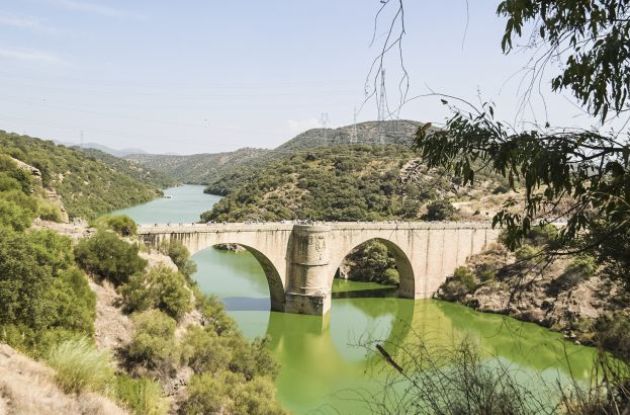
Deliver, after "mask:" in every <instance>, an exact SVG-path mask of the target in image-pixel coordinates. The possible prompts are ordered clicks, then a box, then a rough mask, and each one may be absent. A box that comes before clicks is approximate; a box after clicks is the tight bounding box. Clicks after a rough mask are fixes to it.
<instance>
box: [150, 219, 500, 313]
mask: <svg viewBox="0 0 630 415" xmlns="http://www.w3.org/2000/svg"><path fill="white" fill-rule="evenodd" d="M498 233H499V231H498V230H496V229H492V227H491V226H490V225H489V224H487V223H477V222H476V223H463V222H331V223H315V224H296V223H227V224H179V225H176V224H170V225H143V226H140V227H139V229H138V234H139V236H140V238H141V239H143V240H144V242H145V243H146V244H147V245H149V246H153V247H156V246H158V245H159V244H160V243H161V242H162V241H168V240H177V241H180V242H182V243H183V244H184V245H185V246H186V247H187V248H188V249H189V250H190V252H191V254H195V253H197V252H199V251H201V250H203V249H206V248H208V247H211V246H214V245H218V244H238V245H241V246H242V247H244V248H245V249H247V250H248V251H249V252H251V253H252V254H253V255H254V257H255V258H256V259H257V260H258V262H259V263H260V265H261V266H262V269H263V270H264V272H265V276H266V277H267V281H268V283H269V294H270V297H271V308H272V310H275V311H286V312H290V313H301V314H313V315H324V314H326V313H327V312H328V310H329V309H330V303H331V291H332V283H333V279H334V276H335V273H336V271H337V269H338V268H339V265H340V264H341V262H342V261H343V259H344V258H345V256H346V255H348V253H350V251H351V250H352V249H354V248H355V247H357V246H359V245H361V244H363V243H365V242H367V241H370V240H378V241H380V242H382V243H384V244H385V245H386V246H387V247H388V248H389V249H390V251H391V252H393V254H394V256H395V257H396V264H397V269H398V272H399V274H400V287H399V295H400V296H401V297H407V298H414V299H415V298H428V297H431V296H432V295H433V294H434V293H435V292H436V291H437V289H438V288H439V287H440V285H441V284H442V283H443V282H444V280H445V279H446V278H447V277H448V276H449V275H452V273H453V271H454V270H455V268H456V267H458V266H459V265H463V264H464V263H465V261H466V258H468V257H469V256H470V255H473V254H476V253H479V252H481V251H482V250H483V249H484V247H485V246H486V245H487V244H488V243H490V242H494V241H495V240H496V239H497V237H498Z"/></svg>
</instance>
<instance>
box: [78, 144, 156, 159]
mask: <svg viewBox="0 0 630 415" xmlns="http://www.w3.org/2000/svg"><path fill="white" fill-rule="evenodd" d="M82 147H83V149H94V150H100V151H102V152H103V153H107V154H110V155H112V156H114V157H125V156H128V155H130V154H146V151H144V150H142V149H140V148H123V149H120V150H117V149H114V148H111V147H107V146H104V145H102V144H98V143H86V144H83V146H82Z"/></svg>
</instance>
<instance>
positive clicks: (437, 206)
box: [422, 200, 457, 221]
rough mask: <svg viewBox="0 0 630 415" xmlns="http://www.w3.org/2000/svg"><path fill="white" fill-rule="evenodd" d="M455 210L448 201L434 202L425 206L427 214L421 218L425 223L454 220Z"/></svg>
mask: <svg viewBox="0 0 630 415" xmlns="http://www.w3.org/2000/svg"><path fill="white" fill-rule="evenodd" d="M456 213H457V211H456V209H455V207H454V206H453V205H452V204H451V202H449V201H448V200H436V201H434V202H431V203H429V204H428V205H427V213H426V214H424V215H423V216H422V219H423V220H427V221H445V220H454V219H455V218H456Z"/></svg>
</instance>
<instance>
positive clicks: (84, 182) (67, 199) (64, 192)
mask: <svg viewBox="0 0 630 415" xmlns="http://www.w3.org/2000/svg"><path fill="white" fill-rule="evenodd" d="M0 154H6V155H8V156H10V157H12V158H14V159H17V160H19V161H22V162H24V163H26V164H28V165H30V166H33V167H35V168H36V169H37V170H39V172H40V174H41V182H42V185H43V186H44V188H48V189H53V190H55V191H56V193H57V194H58V195H59V196H60V197H61V199H62V202H63V204H64V206H65V208H66V210H67V212H68V214H69V216H70V218H75V217H81V218H85V219H91V218H94V217H96V216H98V215H100V214H103V213H106V212H109V211H111V210H115V209H120V208H124V207H128V206H132V205H135V204H138V203H143V202H147V201H149V200H151V199H153V198H155V197H157V196H159V195H160V194H161V192H160V190H159V189H158V188H157V186H155V184H153V183H152V182H150V181H146V180H144V179H140V178H139V176H135V177H134V175H131V174H129V171H126V170H127V168H124V169H119V167H117V166H116V165H114V164H112V165H110V164H106V163H105V162H103V161H101V160H99V159H98V158H96V157H92V156H89V155H88V154H85V153H84V152H83V151H79V150H77V149H73V148H69V147H66V146H63V145H57V144H55V143H54V142H52V141H46V140H41V139H38V138H33V137H29V136H25V135H19V134H14V133H7V132H5V131H0Z"/></svg>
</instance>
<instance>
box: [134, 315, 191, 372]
mask: <svg viewBox="0 0 630 415" xmlns="http://www.w3.org/2000/svg"><path fill="white" fill-rule="evenodd" d="M133 321H134V325H135V333H134V336H133V339H132V341H131V344H130V345H129V350H128V355H129V358H130V359H131V360H133V361H134V362H137V363H141V364H143V365H145V366H146V367H148V368H149V369H154V370H157V371H158V372H161V373H169V372H170V371H172V370H173V369H175V368H176V367H177V362H178V361H179V349H178V348H177V343H176V341H175V327H176V322H175V320H173V319H172V318H171V317H169V316H167V315H166V314H164V313H162V312H161V311H159V310H155V309H153V310H148V311H144V312H142V313H139V314H136V315H134V316H133Z"/></svg>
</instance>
